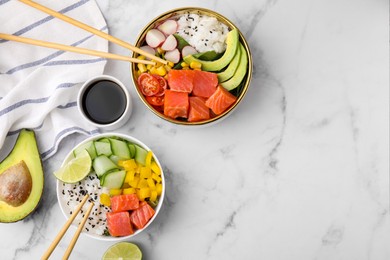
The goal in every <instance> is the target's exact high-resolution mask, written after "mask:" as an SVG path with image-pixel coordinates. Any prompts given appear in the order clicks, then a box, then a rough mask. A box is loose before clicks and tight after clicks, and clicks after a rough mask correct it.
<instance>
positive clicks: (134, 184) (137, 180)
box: [129, 176, 140, 188]
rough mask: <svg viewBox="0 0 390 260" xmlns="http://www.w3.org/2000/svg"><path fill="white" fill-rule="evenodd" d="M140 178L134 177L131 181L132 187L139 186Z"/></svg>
mask: <svg viewBox="0 0 390 260" xmlns="http://www.w3.org/2000/svg"><path fill="white" fill-rule="evenodd" d="M139 180H140V178H139V177H138V176H135V177H134V180H132V181H131V182H129V185H130V187H133V188H137V187H138V183H139Z"/></svg>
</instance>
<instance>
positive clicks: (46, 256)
mask: <svg viewBox="0 0 390 260" xmlns="http://www.w3.org/2000/svg"><path fill="white" fill-rule="evenodd" d="M88 197H89V195H88V194H87V195H85V197H84V198H83V200H82V201H81V202H80V204H79V205H78V206H77V208H76V209H75V211H74V212H73V214H72V215H70V217H69V219H68V221H66V223H65V224H64V226H63V227H62V228H61V230H60V232H58V234H57V236H56V237H55V238H54V240H53V242H51V244H50V246H49V248H48V249H47V250H46V252H45V253H44V254H43V256H42V258H41V259H42V260H43V259H49V257H50V255H51V253H53V251H54V249H55V248H56V246H57V245H58V243H59V242H60V240H61V238H62V237H63V236H64V235H65V232H66V231H67V230H68V228H69V227H70V225H71V224H72V222H73V220H74V219H75V218H76V216H77V214H78V213H79V211H80V210H81V208H82V207H83V205H84V204H85V202H86V201H87V200H88ZM88 215H89V214H88Z"/></svg>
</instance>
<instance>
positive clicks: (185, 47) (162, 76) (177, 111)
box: [131, 7, 252, 126]
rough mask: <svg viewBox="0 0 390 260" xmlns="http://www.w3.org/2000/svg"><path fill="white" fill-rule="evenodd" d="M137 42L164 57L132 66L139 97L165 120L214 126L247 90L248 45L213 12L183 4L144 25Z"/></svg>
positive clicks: (249, 70)
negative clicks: (149, 62) (153, 62)
mask: <svg viewBox="0 0 390 260" xmlns="http://www.w3.org/2000/svg"><path fill="white" fill-rule="evenodd" d="M135 46H136V47H138V48H140V49H142V50H143V51H145V52H147V53H149V54H152V55H154V56H157V57H159V58H161V59H163V60H165V62H164V63H162V62H161V63H160V62H156V64H155V65H145V64H139V63H138V64H135V63H133V64H132V65H131V71H132V79H133V83H134V85H135V86H136V90H137V93H138V96H139V97H140V99H141V100H142V102H143V103H144V104H145V105H146V106H147V108H148V109H149V110H150V111H152V112H153V113H154V114H155V115H157V116H158V117H160V118H162V119H163V120H165V121H168V122H170V123H173V124H177V125H184V126H197V125H198V126H199V125H211V124H212V123H216V122H219V121H221V119H223V118H226V117H227V116H228V115H230V114H231V113H232V111H233V110H234V109H235V108H236V107H237V106H238V104H239V103H240V102H241V101H242V100H243V98H244V96H245V94H246V93H247V90H248V87H249V85H250V81H251V78H252V56H251V52H250V49H249V45H248V43H247V41H246V40H245V38H244V36H243V34H242V33H241V32H240V31H239V29H238V28H237V27H236V26H235V25H234V24H233V23H232V22H231V21H230V20H228V19H227V18H226V17H224V16H222V15H221V14H218V13H216V12H214V11H211V10H208V9H204V8H198V7H185V8H178V9H174V10H171V11H168V12H166V13H163V14H161V15H159V16H158V17H156V18H154V19H153V20H152V21H151V22H149V23H148V24H147V25H146V26H145V27H144V29H143V30H142V31H141V33H140V34H139V36H138V38H137V40H136V43H135ZM133 57H134V58H138V59H148V57H146V56H145V55H140V54H137V53H134V54H133Z"/></svg>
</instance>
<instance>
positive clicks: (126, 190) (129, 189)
mask: <svg viewBox="0 0 390 260" xmlns="http://www.w3.org/2000/svg"><path fill="white" fill-rule="evenodd" d="M134 193H136V190H135V188H127V189H123V194H124V195H126V194H134Z"/></svg>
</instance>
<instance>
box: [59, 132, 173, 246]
mask: <svg viewBox="0 0 390 260" xmlns="http://www.w3.org/2000/svg"><path fill="white" fill-rule="evenodd" d="M83 156H90V159H91V160H90V163H91V164H90V166H91V167H90V171H89V173H88V175H87V176H86V177H85V178H83V179H81V180H79V181H77V182H72V183H69V182H64V181H61V180H60V179H57V199H58V202H59V206H60V208H61V211H62V213H63V214H64V216H65V218H66V219H69V218H70V216H71V215H72V213H74V210H75V208H76V207H77V206H78V205H79V204H80V202H81V201H82V200H83V198H84V197H85V196H86V195H88V200H87V203H85V204H84V205H83V207H82V208H81V211H80V212H79V213H78V215H77V216H76V218H75V220H74V221H73V224H72V225H73V226H75V227H77V225H78V223H79V222H80V221H81V219H82V218H83V217H84V215H85V214H86V212H87V208H88V204H92V203H94V206H93V208H92V211H91V213H90V214H89V217H88V220H87V221H86V223H85V226H84V227H83V230H82V233H84V234H86V235H87V236H89V237H92V238H95V239H98V240H104V241H120V240H124V239H128V238H131V237H134V236H136V235H137V234H139V233H140V232H142V231H143V230H145V229H146V228H147V227H148V226H149V225H150V224H151V223H152V222H153V221H154V219H155V218H156V216H157V215H158V213H159V211H160V209H161V206H162V203H163V200H164V194H165V180H164V173H163V171H162V167H161V164H160V162H159V161H158V159H157V157H156V156H155V155H154V154H153V153H152V151H151V150H150V149H149V147H147V146H146V145H145V144H144V143H142V142H141V141H139V140H137V139H136V138H134V137H131V136H129V135H124V134H119V133H104V134H98V135H95V136H92V137H89V138H87V139H86V140H84V141H82V142H81V143H79V144H78V145H77V146H75V147H74V148H73V149H72V150H71V151H70V152H69V153H68V155H67V156H66V157H65V159H64V161H63V163H62V166H61V168H63V167H66V165H69V163H70V162H71V161H72V160H76V158H79V159H80V158H81V157H83ZM54 174H55V175H56V172H55V173H54ZM56 177H57V175H56Z"/></svg>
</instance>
